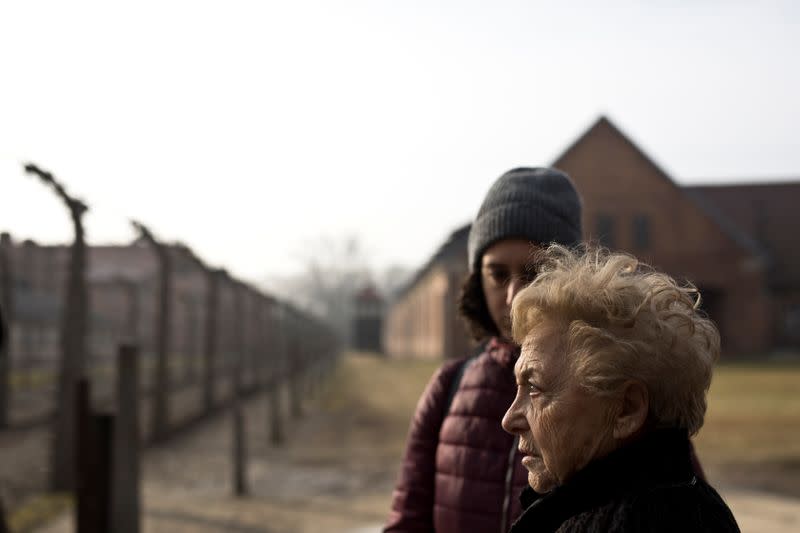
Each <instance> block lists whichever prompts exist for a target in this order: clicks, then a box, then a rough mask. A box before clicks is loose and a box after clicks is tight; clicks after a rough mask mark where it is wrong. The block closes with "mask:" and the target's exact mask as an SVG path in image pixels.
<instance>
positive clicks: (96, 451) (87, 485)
mask: <svg viewBox="0 0 800 533" xmlns="http://www.w3.org/2000/svg"><path fill="white" fill-rule="evenodd" d="M75 408H76V412H77V414H78V417H77V418H78V423H77V435H76V436H77V438H76V442H75V449H76V452H77V453H76V454H75V455H76V457H75V460H76V463H77V464H76V469H75V473H76V477H75V480H76V489H77V490H76V493H77V505H76V506H75V510H76V515H75V521H76V525H75V530H76V531H77V533H106V532H108V531H111V528H110V525H111V512H110V511H111V464H112V461H113V452H112V439H113V434H114V416H113V415H109V414H94V413H92V410H91V393H90V387H89V382H88V381H87V380H86V379H82V380H80V381H79V382H78V384H77V387H76V394H75Z"/></svg>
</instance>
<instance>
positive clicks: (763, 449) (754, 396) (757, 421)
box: [695, 362, 800, 464]
mask: <svg viewBox="0 0 800 533" xmlns="http://www.w3.org/2000/svg"><path fill="white" fill-rule="evenodd" d="M695 442H696V445H697V449H698V453H699V454H700V456H701V459H702V460H703V462H709V463H720V464H727V463H758V462H789V463H791V462H795V463H796V462H800V364H797V363H794V364H791V363H785V362H781V363H776V364H772V363H765V364H761V365H755V364H753V363H747V364H730V365H727V364H726V365H721V366H719V367H718V368H717V369H716V371H715V374H714V379H713V382H712V384H711V390H710V391H709V395H708V412H707V414H706V421H705V425H704V426H703V429H702V430H701V431H700V433H699V434H698V436H697V437H696V440H695Z"/></svg>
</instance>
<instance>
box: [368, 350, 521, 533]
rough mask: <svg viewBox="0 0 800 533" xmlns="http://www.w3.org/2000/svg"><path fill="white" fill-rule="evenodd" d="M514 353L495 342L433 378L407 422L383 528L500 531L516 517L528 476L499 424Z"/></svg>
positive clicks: (511, 384)
mask: <svg viewBox="0 0 800 533" xmlns="http://www.w3.org/2000/svg"><path fill="white" fill-rule="evenodd" d="M518 354H519V352H518V349H517V348H516V347H514V346H512V345H509V344H504V343H502V342H500V341H498V340H497V339H493V340H491V341H490V342H489V344H488V345H487V347H486V350H485V351H484V353H483V354H481V355H480V356H478V357H477V358H476V359H474V360H473V361H472V362H471V363H470V364H469V366H468V367H466V369H465V370H464V373H463V376H462V377H461V382H460V384H459V387H458V390H457V392H456V393H455V395H454V396H453V398H452V402H451V404H450V409H449V412H447V413H445V408H446V404H447V400H448V397H449V395H450V387H451V384H452V383H453V380H454V379H455V377H456V374H457V373H458V371H459V369H460V368H461V366H462V364H463V363H464V361H465V359H458V360H454V361H448V362H447V363H445V364H444V365H443V366H442V367H441V368H440V369H439V371H438V372H437V373H436V374H435V375H434V376H433V378H431V381H430V382H429V383H428V387H427V389H426V390H425V392H424V393H423V395H422V397H421V398H420V400H419V403H418V404H417V411H416V413H415V414H414V419H413V420H412V422H411V428H410V430H409V435H408V440H407V443H406V453H405V458H404V459H403V464H402V467H401V470H400V476H399V479H398V482H397V487H396V488H395V491H394V499H393V502H392V510H391V514H390V515H389V521H388V523H387V525H386V528H385V530H384V531H388V532H412V531H413V532H420V531H425V532H431V531H436V532H437V533H448V532H453V533H463V532H465V531H470V532H476V533H482V532H488V533H506V531H508V528H509V527H510V525H511V523H512V522H513V521H514V520H515V519H516V518H517V516H519V514H520V512H521V510H520V504H519V494H520V492H521V491H522V489H523V488H524V487H525V486H526V484H527V479H528V474H527V471H526V470H525V468H524V467H523V466H522V464H521V463H520V461H521V459H522V457H521V454H520V453H519V452H518V451H517V442H516V439H515V438H514V437H513V436H511V435H509V434H508V433H506V432H505V431H503V428H502V427H501V426H500V421H501V420H502V418H503V415H504V414H505V412H506V410H507V409H508V406H509V405H511V402H512V401H513V400H514V396H515V394H516V388H517V387H516V383H515V381H514V362H515V361H516V358H517V356H518Z"/></svg>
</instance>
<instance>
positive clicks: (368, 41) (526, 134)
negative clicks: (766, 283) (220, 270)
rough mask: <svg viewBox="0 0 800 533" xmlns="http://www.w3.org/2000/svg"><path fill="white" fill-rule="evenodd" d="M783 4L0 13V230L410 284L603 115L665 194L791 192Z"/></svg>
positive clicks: (194, 6)
mask: <svg viewBox="0 0 800 533" xmlns="http://www.w3.org/2000/svg"><path fill="white" fill-rule="evenodd" d="M798 5H800V3H798V2H792V1H786V2H768V1H759V2H756V1H747V2H722V1H710V0H709V1H703V0H696V1H692V0H686V1H671V2H668V1H658V0H656V1H641V2H613V1H604V2H597V1H590V2H568V1H564V2H558V3H556V2H534V1H525V2H503V1H493V2H488V1H483V2H471V1H465V0H458V1H453V2H443V1H434V0H427V1H419V2H413V1H394V2H388V1H387V2H381V1H373V2H345V1H341V0H337V1H330V0H319V1H305V0H303V1H301V0H291V1H285V2H236V1H230V0H227V1H224V2H222V1H220V2H201V1H191V2H168V1H165V0H160V1H158V2H145V1H141V0H140V1H136V2H128V3H125V4H124V5H123V4H122V3H120V2H108V1H103V2H96V3H84V2H76V1H70V2H37V1H32V0H26V1H19V2H3V4H2V7H0V184H2V189H1V190H2V193H1V194H0V230H9V231H11V232H12V234H13V235H14V236H15V237H16V238H26V237H32V238H34V239H36V240H38V241H41V242H58V241H66V240H68V239H69V238H71V227H70V225H69V222H68V218H67V215H66V212H65V211H64V209H63V208H62V207H61V206H60V205H59V204H58V202H57V201H56V200H55V198H54V196H53V195H52V193H50V191H48V190H45V189H44V188H43V187H42V186H41V185H40V184H39V183H38V182H36V181H34V180H33V179H32V178H30V177H27V176H26V175H24V174H23V173H22V171H21V162H23V161H28V160H30V161H34V162H36V163H37V164H39V165H40V166H42V167H44V168H46V169H49V170H51V171H52V172H53V173H55V174H56V175H57V177H58V178H60V179H61V180H62V181H63V182H64V183H65V184H66V185H67V187H68V189H69V190H70V191H71V192H72V193H74V194H75V195H77V196H79V197H82V198H83V199H84V200H85V201H86V202H87V203H88V204H89V205H90V208H91V212H90V214H89V215H88V216H87V228H88V234H89V239H90V241H91V242H93V243H98V242H124V241H126V240H128V239H130V238H131V237H132V231H131V230H130V228H129V227H128V225H127V219H128V218H130V217H135V218H138V219H140V220H142V221H143V222H145V223H147V224H149V225H150V226H151V227H152V229H153V230H154V231H155V232H156V233H157V234H158V235H160V236H161V237H163V238H164V239H166V240H181V241H184V242H186V243H188V244H189V245H190V246H192V247H193V248H194V249H195V250H196V252H197V253H198V254H200V255H201V256H202V257H204V258H205V259H206V260H207V261H209V262H211V263H213V264H218V265H222V266H225V267H227V268H229V269H230V270H231V271H232V272H233V273H235V274H237V275H239V276H242V277H244V278H246V279H248V280H252V281H260V280H262V279H264V278H266V277H268V276H271V275H274V274H280V273H284V274H285V273H288V272H291V271H294V270H297V269H299V268H300V267H301V265H300V264H299V263H298V260H297V257H298V256H299V255H307V254H308V250H306V249H305V248H306V247H308V246H309V245H310V244H311V243H314V242H315V241H318V239H319V238H320V237H321V236H327V237H330V238H337V237H338V236H342V235H356V236H358V237H359V238H360V239H361V241H362V242H363V244H364V246H365V248H366V249H367V250H368V251H369V252H370V257H371V258H372V259H371V261H372V266H374V267H377V268H383V267H385V266H387V265H389V264H403V265H407V266H409V267H416V266H419V265H420V264H421V263H422V262H423V261H424V260H425V259H426V258H427V257H428V256H429V255H430V254H431V253H432V252H433V251H434V250H435V248H436V247H437V246H438V245H439V244H440V243H441V241H442V240H443V239H444V238H445V237H446V236H447V234H448V233H449V232H450V230H452V229H453V228H454V227H456V226H458V225H459V224H462V223H465V222H467V221H468V220H469V219H470V217H471V216H473V214H474V213H475V211H476V210H477V208H478V206H479V204H480V201H481V198H482V196H483V194H484V193H485V192H486V190H487V189H488V187H489V185H490V184H491V182H492V181H493V180H494V179H495V178H496V177H497V176H498V175H499V174H501V173H502V172H504V171H505V170H507V169H509V168H512V167H515V166H520V165H546V164H548V163H551V162H552V161H553V159H554V158H555V157H556V156H557V155H558V154H559V153H560V152H561V151H562V150H563V149H564V148H565V147H566V146H567V145H568V144H569V143H571V142H572V141H573V140H574V139H575V138H576V137H577V136H578V135H579V134H580V133H582V131H583V130H584V129H585V128H587V127H588V126H589V125H590V124H591V123H592V122H593V121H594V120H595V119H596V118H597V116H598V115H599V114H606V115H608V116H609V117H610V118H611V120H612V121H614V122H615V123H616V124H617V125H618V126H619V127H620V128H621V129H622V130H623V131H625V132H626V133H627V134H628V135H630V136H631V137H632V138H633V140H634V141H635V142H637V143H638V144H639V145H640V146H641V147H642V148H643V149H644V150H645V151H646V152H647V153H648V154H650V155H651V156H652V157H653V158H654V159H655V160H656V161H657V162H658V163H660V164H661V165H662V166H663V168H664V169H665V170H667V172H669V173H671V174H672V175H673V176H674V177H675V178H676V179H677V180H678V181H679V182H682V183H690V182H695V181H698V180H701V181H704V182H707V181H714V180H719V179H723V180H726V181H741V180H746V181H755V180H763V179H769V180H776V179H787V178H800V135H798V119H799V118H800V98H798V94H800V68H799V67H798V65H800V61H798V53H799V52H800V8H798V7H796V6H798Z"/></svg>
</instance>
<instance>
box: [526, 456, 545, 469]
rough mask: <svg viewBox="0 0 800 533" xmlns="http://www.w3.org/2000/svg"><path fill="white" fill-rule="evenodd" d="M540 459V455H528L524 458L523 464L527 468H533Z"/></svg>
mask: <svg viewBox="0 0 800 533" xmlns="http://www.w3.org/2000/svg"><path fill="white" fill-rule="evenodd" d="M539 460H540V458H539V456H538V455H526V456H525V457H523V458H522V461H521V462H522V466H524V467H525V468H529V469H530V468H532V467H533V466H534V465H535V464H536V463H538V462H539Z"/></svg>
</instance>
